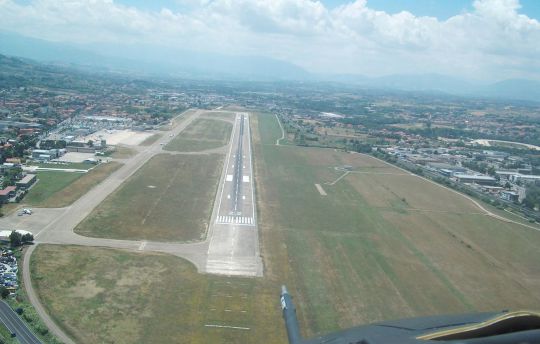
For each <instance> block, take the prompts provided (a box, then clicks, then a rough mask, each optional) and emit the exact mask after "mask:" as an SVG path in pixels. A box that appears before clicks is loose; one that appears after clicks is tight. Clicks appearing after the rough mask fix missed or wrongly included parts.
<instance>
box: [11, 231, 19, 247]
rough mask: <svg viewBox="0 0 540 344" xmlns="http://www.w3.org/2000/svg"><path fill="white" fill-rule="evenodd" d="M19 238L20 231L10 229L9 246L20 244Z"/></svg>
mask: <svg viewBox="0 0 540 344" xmlns="http://www.w3.org/2000/svg"><path fill="white" fill-rule="evenodd" d="M21 239H22V235H21V233H19V232H17V231H12V232H11V234H10V235H9V242H10V244H11V247H17V246H21V244H22V240H21Z"/></svg>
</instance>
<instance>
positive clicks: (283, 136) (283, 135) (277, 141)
mask: <svg viewBox="0 0 540 344" xmlns="http://www.w3.org/2000/svg"><path fill="white" fill-rule="evenodd" d="M274 116H276V120H277V122H278V124H279V127H280V128H281V137H280V138H279V139H277V140H276V146H279V145H280V143H279V141H281V140H283V139H285V130H283V125H281V121H280V120H279V117H278V115H277V114H274Z"/></svg>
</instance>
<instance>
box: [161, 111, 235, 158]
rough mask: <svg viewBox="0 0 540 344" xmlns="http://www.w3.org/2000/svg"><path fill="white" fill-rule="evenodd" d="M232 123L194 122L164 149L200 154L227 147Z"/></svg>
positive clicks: (208, 120)
mask: <svg viewBox="0 0 540 344" xmlns="http://www.w3.org/2000/svg"><path fill="white" fill-rule="evenodd" d="M232 127H233V125H232V123H229V122H226V121H222V120H215V119H209V118H198V119H196V120H194V121H193V122H192V123H191V124H190V125H189V126H188V127H187V128H186V129H185V130H184V131H182V132H181V133H180V134H178V135H177V136H176V137H175V138H174V139H173V140H172V141H171V142H169V143H168V144H167V145H166V146H165V147H164V149H165V150H168V151H176V152H199V151H203V150H207V149H212V148H218V147H222V146H225V145H226V144H227V143H228V142H229V138H230V137H231V132H232Z"/></svg>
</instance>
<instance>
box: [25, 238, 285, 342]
mask: <svg viewBox="0 0 540 344" xmlns="http://www.w3.org/2000/svg"><path fill="white" fill-rule="evenodd" d="M31 271H32V276H34V278H33V281H34V284H35V288H36V290H37V292H38V293H39V295H40V298H41V299H42V301H43V303H44V304H45V305H47V309H48V312H49V313H50V314H52V315H53V317H54V318H55V320H56V321H57V323H59V324H61V326H62V328H63V329H64V330H65V331H66V333H68V334H69V335H70V336H71V337H72V338H73V339H74V340H75V342H77V343H110V342H114V343H126V344H128V343H129V344H130V343H201V344H202V343H270V344H271V343H283V341H281V340H280V341H276V334H280V335H282V334H283V329H282V326H281V323H280V322H275V321H274V319H277V318H278V317H279V314H280V313H279V307H276V302H277V301H278V297H277V296H276V295H277V292H276V290H279V286H277V285H276V286H272V287H270V285H269V284H267V283H263V281H262V280H257V279H241V278H228V277H219V276H209V275H201V274H198V273H197V272H196V270H195V268H194V267H193V266H192V265H191V264H190V263H188V262H187V261H185V260H182V259H180V258H177V257H173V256H168V255H158V254H139V253H133V252H126V251H120V250H110V249H103V248H89V247H75V246H56V245H39V246H38V247H37V248H36V251H35V252H34V254H33V256H32V261H31ZM261 310H269V312H262V311H261ZM223 324H236V325H237V327H242V328H243V329H223V328H218V327H211V326H210V325H218V326H219V325H223ZM261 324H264V326H261ZM205 325H209V326H205ZM267 338H268V339H269V340H267ZM278 338H280V337H279V336H278Z"/></svg>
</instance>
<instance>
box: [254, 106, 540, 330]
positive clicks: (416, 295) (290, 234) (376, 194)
mask: <svg viewBox="0 0 540 344" xmlns="http://www.w3.org/2000/svg"><path fill="white" fill-rule="evenodd" d="M256 122H258V126H259V130H260V137H259V138H258V139H256V140H255V143H256V144H255V154H256V159H255V162H256V166H257V168H256V172H257V175H256V180H257V182H258V184H257V190H258V201H259V206H258V210H259V221H260V228H261V231H262V233H261V237H262V243H263V246H264V247H263V249H262V251H263V253H265V257H267V258H266V261H265V267H267V268H268V270H269V271H271V273H272V276H276V278H277V279H278V280H282V281H288V283H289V284H290V286H291V289H292V291H293V293H294V294H295V295H296V302H297V307H298V308H299V315H300V322H301V324H302V326H303V329H304V331H305V333H307V334H311V335H314V334H320V333H325V332H328V331H332V330H336V329H338V328H343V327H347V326H353V325H355V324H358V323H366V322H372V321H378V320H384V319H392V318H400V317H408V316H420V315H426V314H444V313H452V312H457V313H459V312H469V311H491V310H498V309H504V308H514V309H515V308H537V309H539V308H540V299H539V298H537V297H536V296H535V294H536V291H535V290H537V288H538V287H539V286H540V281H539V280H538V279H536V278H528V277H526V276H538V274H539V273H540V270H538V268H537V267H536V265H537V264H536V262H538V261H539V260H540V252H538V250H535V249H534V247H537V246H538V245H539V244H540V233H538V232H536V231H534V230H529V229H526V228H524V227H520V226H517V225H513V224H508V223H504V222H501V221H498V220H495V219H493V218H490V217H486V216H485V215H481V214H479V213H480V210H479V209H478V208H476V207H475V206H474V205H473V204H472V203H471V202H470V201H468V200H466V199H465V198H462V197H461V196H459V195H456V194H454V193H451V192H449V191H446V190H444V189H442V188H440V187H438V186H437V185H433V184H431V183H427V182H426V181H423V180H421V179H419V178H417V177H412V176H408V175H400V174H401V171H399V170H397V169H395V168H393V167H390V166H387V165H384V164H382V163H381V162H379V161H377V160H375V159H373V158H370V157H365V156H361V155H358V154H354V155H353V154H347V153H343V152H336V151H334V150H330V149H316V148H302V147H290V146H280V147H277V146H274V145H273V143H274V142H275V139H276V138H278V137H279V136H280V135H281V132H280V131H279V127H278V126H277V123H276V122H275V117H274V116H270V115H259V116H258V118H257V121H256ZM274 123H276V124H274ZM259 140H260V141H259ZM258 141H259V142H262V143H263V144H262V145H261V144H257V142H258ZM343 164H347V165H352V166H353V167H354V168H355V169H357V170H360V171H365V172H368V173H365V174H350V175H349V176H347V177H345V178H343V179H342V180H341V181H339V182H338V183H336V184H335V185H333V186H330V185H326V184H324V183H325V182H329V181H333V180H335V179H336V178H337V177H338V176H339V175H340V174H341V173H337V172H336V171H334V169H333V167H334V166H338V165H343ZM370 171H372V172H370ZM379 171H380V172H392V173H395V175H386V174H384V175H383V174H379V173H378V172H379ZM315 183H320V184H321V185H322V186H323V188H324V189H325V191H326V192H327V193H328V196H320V195H319V193H318V192H317V190H316V188H315V187H314V184H315ZM404 200H405V201H404ZM268 257H270V258H268ZM314 262H316V263H314Z"/></svg>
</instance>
